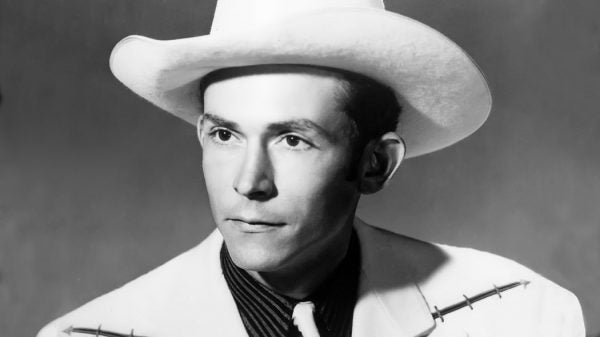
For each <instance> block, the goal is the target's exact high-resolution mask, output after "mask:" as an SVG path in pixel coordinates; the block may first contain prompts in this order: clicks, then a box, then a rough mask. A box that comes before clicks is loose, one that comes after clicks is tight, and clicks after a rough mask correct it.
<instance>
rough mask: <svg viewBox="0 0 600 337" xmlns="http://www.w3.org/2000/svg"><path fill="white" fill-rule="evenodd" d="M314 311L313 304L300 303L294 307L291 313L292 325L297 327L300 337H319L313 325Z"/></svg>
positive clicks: (315, 326)
mask: <svg viewBox="0 0 600 337" xmlns="http://www.w3.org/2000/svg"><path fill="white" fill-rule="evenodd" d="M314 311H315V304H314V303H313V302H309V301H307V302H300V303H298V304H296V306H295V307H294V312H293V313H292V319H293V320H294V325H296V326H297V327H298V330H299V331H300V333H301V334H302V337H319V330H318V329H317V325H316V324H315V319H314V317H313V313H314Z"/></svg>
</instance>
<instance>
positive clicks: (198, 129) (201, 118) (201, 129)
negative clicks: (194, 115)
mask: <svg viewBox="0 0 600 337" xmlns="http://www.w3.org/2000/svg"><path fill="white" fill-rule="evenodd" d="M203 126H204V114H201V115H200V116H198V120H197V121H196V136H197V137H198V141H199V142H200V146H201V147H202V148H204V127H203Z"/></svg>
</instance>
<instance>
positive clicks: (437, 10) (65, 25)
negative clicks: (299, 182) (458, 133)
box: [0, 0, 600, 337]
mask: <svg viewBox="0 0 600 337" xmlns="http://www.w3.org/2000/svg"><path fill="white" fill-rule="evenodd" d="M388 7H389V8H390V9H392V10H394V11H397V12H402V13H404V14H407V15H409V16H412V17H414V18H416V19H418V20H421V21H424V22H425V23H427V24H429V25H431V26H433V27H435V28H437V29H439V30H441V31H442V32H444V33H445V34H446V35H448V36H449V37H451V38H452V39H454V40H456V41H457V42H458V43H459V44H460V45H461V46H463V47H464V48H465V49H466V50H467V51H468V52H469V53H470V54H471V55H472V56H473V57H474V58H475V59H476V60H477V61H478V63H479V64H480V65H481V67H482V68H483V69H484V71H485V73H486V74H487V76H488V79H489V81H490V83H491V87H492V90H493V92H494V96H495V105H494V110H493V112H492V115H491V117H490V119H489V120H488V122H487V124H485V126H484V127H483V128H482V129H480V130H479V131H478V132H477V133H476V134H475V135H473V136H472V137H470V138H468V139H467V140H466V141H463V142H461V143H459V144H458V145H456V146H454V147H451V148H449V149H447V150H444V151H441V152H438V153H434V154H431V155H428V156H425V157H422V158H417V159H411V160H409V161H407V162H406V163H405V165H404V166H403V167H402V169H401V171H400V174H399V175H398V176H397V178H396V179H395V181H394V182H393V183H392V184H391V186H389V188H388V189H387V190H386V191H384V192H383V193H381V194H379V195H376V196H374V197H371V198H368V199H365V200H364V202H363V203H362V205H361V207H360V211H359V213H360V214H361V216H363V217H364V218H365V219H366V220H367V221H370V222H372V223H374V224H377V225H379V226H383V227H386V228H389V229H392V230H394V231H397V232H403V233H406V234H409V235H414V236H417V237H419V238H423V239H427V240H433V241H440V242H446V243H450V244H455V245H466V246H472V247H475V248H479V249H484V250H488V251H492V252H495V253H498V254H501V255H504V256H507V257H509V258H512V259H516V260H518V261H520V262H522V263H524V264H526V265H527V266H530V267H531V268H533V269H535V270H537V271H539V272H540V273H542V274H544V275H546V276H547V277H549V278H551V279H553V280H555V281H556V282H557V283H559V284H561V285H562V286H564V287H567V288H569V289H571V290H573V291H574V292H575V293H576V294H577V295H578V296H579V299H580V301H581V303H582V305H583V308H584V313H585V315H586V318H587V324H588V327H589V333H590V335H594V336H599V335H600V322H599V321H598V320H597V318H599V317H600V290H598V284H600V271H599V269H600V268H599V267H600V248H599V246H600V243H599V242H600V158H599V155H600V150H599V149H600V146H599V145H598V142H599V141H600V131H599V129H600V114H599V113H598V111H599V109H598V97H599V96H600V25H599V21H600V20H599V19H598V16H599V15H600V2H599V1H596V0H570V1H564V0H527V1H523V0H504V1H492V0H453V1H439V0H437V1H436V0H411V1H388ZM213 10H214V2H213V1H198V0H194V1H192V0H177V1H175V0H169V1H166V0H165V1H159V0H95V1H90V0H88V1H83V0H57V1H34V0H0V90H1V92H2V103H1V104H2V105H1V106H0V335H2V336H14V337H20V336H22V337H25V336H32V335H33V334H34V332H35V331H37V329H39V328H40V327H41V326H42V325H43V324H44V323H46V322H47V321H49V320H51V319H52V318H54V317H56V316H58V315H61V314H63V313H65V312H67V311H68V310H70V309H73V308H75V307H76V306H78V305H80V304H82V303H84V302H85V301H87V300H89V299H91V298H93V297H95V296H97V295H100V294H102V293H104V292H106V291H108V290H110V289H113V288H115V287H117V286H119V285H120V284H122V283H124V282H126V281H128V280H130V279H132V278H134V277H135V276H137V275H140V274H142V273H143V272H145V271H147V270H149V269H151V268H153V267H155V266H157V265H158V264H160V263H162V262H164V261H166V260H168V259H169V258H170V257H173V256H174V255H176V254H178V253H179V252H181V251H183V250H185V249H188V248H190V247H192V246H193V245H195V244H196V243H198V242H199V241H201V240H202V238H203V237H204V236H205V235H207V233H208V232H209V231H211V230H212V227H213V224H212V221H211V218H210V214H209V210H208V207H207V200H206V194H205V191H204V187H203V181H202V175H201V169H200V160H201V153H200V149H199V146H198V145H197V142H196V139H195V135H194V129H193V128H192V127H190V126H188V125H187V124H185V123H184V122H182V121H179V120H177V119H176V118H174V117H171V116H169V115H168V114H166V113H163V112H161V111H159V110H158V109H156V108H154V107H152V106H151V105H150V104H148V103H146V102H144V101H142V100H141V99H139V98H137V97H135V96H134V95H133V94H131V93H130V92H128V91H127V90H125V89H124V88H123V87H121V86H120V85H119V84H118V83H117V81H116V80H115V79H114V78H113V77H112V75H111V74H110V72H109V69H108V66H107V62H108V56H109V53H110V50H111V48H112V46H113V45H114V44H115V43H116V42H117V41H118V40H119V39H120V38H122V37H124V36H126V35H129V34H133V33H137V34H143V35H149V36H152V37H156V38H162V39H170V38H177V37H183V36H192V35H200V34H205V33H207V32H208V29H209V27H210V21H211V17H212V13H213ZM448 287H449V289H450V288H451V285H448Z"/></svg>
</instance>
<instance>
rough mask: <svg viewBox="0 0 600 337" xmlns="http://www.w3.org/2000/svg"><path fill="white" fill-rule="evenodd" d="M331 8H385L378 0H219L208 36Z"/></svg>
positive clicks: (241, 30)
mask: <svg viewBox="0 0 600 337" xmlns="http://www.w3.org/2000/svg"><path fill="white" fill-rule="evenodd" d="M331 7H333V8H344V7H353V8H376V9H385V5H384V3H383V1H382V0H219V1H217V6H216V8H215V15H214V17H213V22H212V26H211V30H210V34H211V35H212V34H225V33H239V32H243V30H244V29H246V28H253V27H256V26H262V25H268V23H269V22H271V21H273V20H276V19H280V18H282V17H285V16H289V15H293V14H295V13H301V12H305V11H311V10H316V9H322V8H331Z"/></svg>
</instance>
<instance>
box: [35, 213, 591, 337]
mask: <svg viewBox="0 0 600 337" xmlns="http://www.w3.org/2000/svg"><path fill="white" fill-rule="evenodd" d="M355 227H356V230H357V233H358V237H359V241H360V246H361V259H362V261H361V263H362V265H361V268H362V271H361V275H360V283H359V297H358V301H357V304H356V307H355V309H354V321H353V333H352V335H353V336H355V337H387V336H389V337H392V336H393V337H415V336H430V337H442V336H444V337H457V336H475V337H483V336H485V337H490V336H499V337H518V336H527V337H534V336H544V337H553V336H556V337H558V336H563V337H583V336H584V335H585V332H584V326H583V318H582V313H581V308H580V306H579V302H578V301H577V298H576V297H575V296H574V295H573V294H571V293H570V292H569V291H567V290H565V289H563V288H561V287H559V286H558V285H556V284H554V283H552V282H550V281H549V280H547V279H545V278H543V277H542V276H540V275H538V274H536V273H534V272H532V271H531V270H529V269H527V268H525V267H523V266H521V265H519V264H518V263H516V262H514V261H511V260H508V259H505V258H502V257H499V256H496V255H493V254H490V253H485V252H481V251H477V250H474V249H468V248H457V247H451V246H446V245H438V244H432V243H427V242H423V241H419V240H415V239H412V238H408V237H405V236H401V235H398V234H394V233H391V232H388V231H384V230H381V229H377V228H374V227H370V226H369V225H366V224H364V223H362V222H361V221H360V220H357V222H356V225H355ZM222 241H223V239H222V237H221V235H220V234H219V232H218V231H214V232H213V233H212V234H211V235H210V236H209V237H208V238H207V239H206V240H204V241H203V242H202V243H201V244H199V245H198V246H197V247H195V248H193V249H191V250H189V251H187V252H185V253H183V254H181V255H179V256H178V257H176V258H174V259H172V260H171V261H169V262H167V263H165V264H164V265H162V266H160V267H158V268H156V269H154V270H152V271H151V272H149V273H148V274H146V275H143V276H141V277H139V278H138V279H136V280H134V281H132V282H130V283H128V284H126V285H125V286H123V287H121V288H119V289H116V290H114V291H112V292H110V293H108V294H106V295H103V296H101V297H99V298H97V299H95V300H93V301H91V302H89V303H88V304H85V305H84V306H82V307H80V308H79V309H76V310H74V311H73V312H71V313H69V314H67V315H65V316H63V317H61V318H59V319H57V320H55V321H54V322H52V323H50V324H48V325H47V326H46V327H44V328H43V329H42V330H41V331H40V332H39V334H38V337H58V336H68V335H69V334H70V335H71V336H75V337H80V336H82V337H83V336H93V335H90V334H82V333H78V332H76V331H79V330H77V328H88V329H97V328H98V327H99V326H101V330H102V331H112V332H118V333H121V334H123V335H130V334H133V335H134V336H147V337H213V336H214V337H216V336H222V337H238V336H239V337H247V336H248V335H247V333H246V331H245V328H244V325H243V323H242V321H241V319H240V316H239V314H238V311H237V308H236V305H235V302H234V300H233V298H232V296H231V294H230V292H229V289H228V288H227V284H226V283H225V279H224V278H223V274H222V271H221V266H220V262H219V250H220V247H221V244H222ZM522 280H524V281H529V284H528V285H527V286H518V287H515V288H513V289H510V290H506V291H505V292H502V293H501V294H500V295H499V296H495V295H494V296H492V297H488V298H486V299H483V300H481V301H478V302H476V303H471V307H472V308H470V307H469V306H466V307H464V308H462V309H459V310H457V311H455V312H452V313H449V314H446V315H444V317H443V321H442V320H441V319H439V318H438V319H434V318H433V316H432V313H433V312H435V311H436V308H437V309H440V310H441V309H442V308H445V307H448V306H450V305H452V304H455V303H458V302H461V301H464V300H465V297H464V296H466V297H467V298H468V297H471V296H473V295H476V294H479V293H482V292H485V291H488V290H490V289H494V286H498V287H500V286H502V285H504V284H508V283H512V282H515V281H522ZM463 295H464V296H463ZM70 328H73V329H70ZM132 330H133V332H132Z"/></svg>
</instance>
